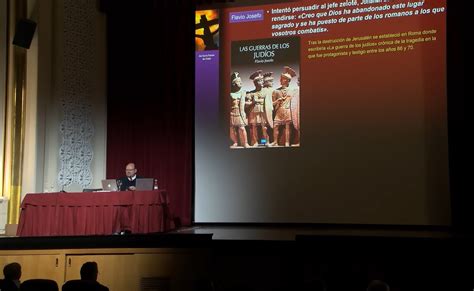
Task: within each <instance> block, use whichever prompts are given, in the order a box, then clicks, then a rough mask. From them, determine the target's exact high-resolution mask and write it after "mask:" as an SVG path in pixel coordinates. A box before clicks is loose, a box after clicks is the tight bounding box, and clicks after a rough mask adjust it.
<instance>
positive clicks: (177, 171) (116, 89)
mask: <svg viewBox="0 0 474 291" xmlns="http://www.w3.org/2000/svg"><path fill="white" fill-rule="evenodd" d="M101 4H102V7H101V8H102V9H103V11H104V12H106V13H107V31H108V36H107V37H108V41H107V43H108V49H107V51H108V85H107V88H108V94H107V95H108V96H107V177H108V178H117V177H121V176H124V175H125V165H126V164H127V163H128V162H134V163H135V164H136V167H137V170H138V173H137V174H138V175H139V176H142V177H150V178H156V179H158V184H159V187H160V189H166V190H167V191H168V194H169V197H170V198H169V199H170V212H171V215H173V216H174V217H177V218H179V221H176V223H182V224H183V225H188V224H190V223H191V211H192V210H191V209H192V177H193V160H194V159H193V120H194V115H193V114H194V113H193V108H194V38H193V37H192V36H193V33H194V14H193V13H194V7H193V5H192V1H186V0H166V1H156V0H155V1H152V0H140V1H104V2H102V3H101Z"/></svg>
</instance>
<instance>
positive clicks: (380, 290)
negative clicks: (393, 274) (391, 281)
mask: <svg viewBox="0 0 474 291" xmlns="http://www.w3.org/2000/svg"><path fill="white" fill-rule="evenodd" d="M367 291H390V287H389V286H388V284H387V283H385V282H384V281H380V280H373V281H371V282H370V283H369V286H368V287H367Z"/></svg>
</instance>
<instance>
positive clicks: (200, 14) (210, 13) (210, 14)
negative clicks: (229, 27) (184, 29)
mask: <svg viewBox="0 0 474 291" xmlns="http://www.w3.org/2000/svg"><path fill="white" fill-rule="evenodd" d="M218 15H219V14H218V11H217V10H216V9H213V10H200V11H196V13H195V17H196V20H195V23H196V32H195V43H196V48H195V49H196V51H204V50H206V51H207V50H217V49H218V46H219V18H218Z"/></svg>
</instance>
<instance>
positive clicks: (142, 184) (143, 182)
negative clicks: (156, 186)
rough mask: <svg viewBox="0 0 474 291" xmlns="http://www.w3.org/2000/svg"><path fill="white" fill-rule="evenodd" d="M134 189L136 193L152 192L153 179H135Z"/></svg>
mask: <svg viewBox="0 0 474 291" xmlns="http://www.w3.org/2000/svg"><path fill="white" fill-rule="evenodd" d="M135 188H136V189H135V190H137V191H151V190H153V178H137V181H136V183H135Z"/></svg>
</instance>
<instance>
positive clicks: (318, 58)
mask: <svg viewBox="0 0 474 291" xmlns="http://www.w3.org/2000/svg"><path fill="white" fill-rule="evenodd" d="M255 2H257V1H255ZM258 3H259V5H253V6H241V5H239V4H238V1H236V2H235V3H233V4H230V5H228V6H219V7H217V6H216V7H212V10H198V11H196V68H195V69H196V105H195V168H196V169H195V170H196V171H195V173H196V175H195V184H196V188H195V208H196V209H195V219H196V221H198V222H304V223H306V222H317V223H369V224H379V223H383V224H422V225H423V224H436V225H446V224H449V219H450V218H449V205H450V201H449V187H448V185H449V181H448V156H447V125H446V123H447V122H446V120H447V119H446V110H447V109H446V13H447V7H446V1H445V0H426V1H407V0H335V1H331V0H329V1H322V0H302V1H288V2H281V1H278V3H276V1H275V3H272V1H266V2H260V1H259V2H258ZM261 3H264V4H261ZM343 205H345V206H347V207H344V206H343ZM369 205H376V207H375V208H373V207H370V206H369ZM397 207H398V209H401V208H403V209H404V210H403V211H398V210H396V209H397ZM431 212H436V213H447V215H444V214H443V215H440V216H432V215H430V214H429V213H431Z"/></svg>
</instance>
